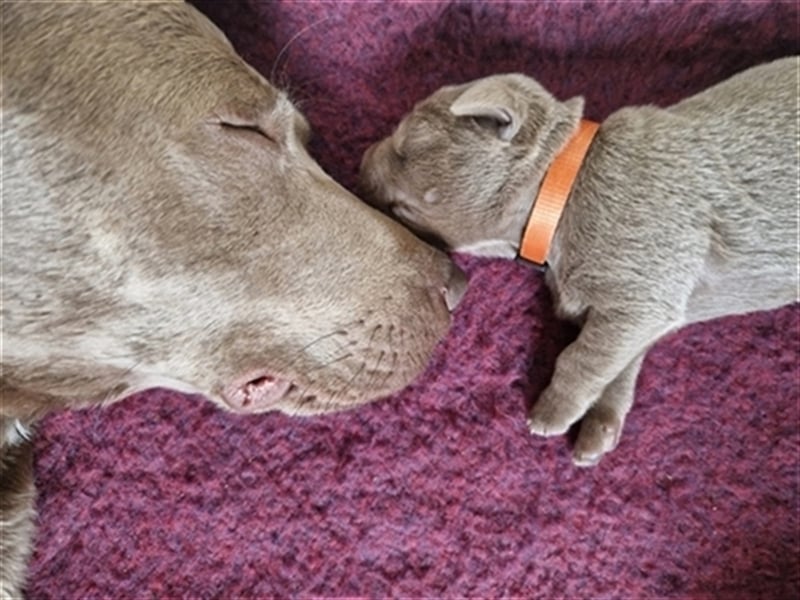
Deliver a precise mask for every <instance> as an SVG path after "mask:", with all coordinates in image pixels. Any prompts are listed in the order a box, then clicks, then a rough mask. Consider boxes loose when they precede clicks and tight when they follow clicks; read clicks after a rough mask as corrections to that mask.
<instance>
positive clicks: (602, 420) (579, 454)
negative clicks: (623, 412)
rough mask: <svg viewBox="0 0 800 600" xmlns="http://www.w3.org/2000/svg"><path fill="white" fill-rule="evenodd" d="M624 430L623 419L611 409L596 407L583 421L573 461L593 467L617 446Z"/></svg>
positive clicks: (573, 453) (580, 465)
mask: <svg viewBox="0 0 800 600" xmlns="http://www.w3.org/2000/svg"><path fill="white" fill-rule="evenodd" d="M621 432H622V419H621V418H620V417H619V416H618V415H616V414H614V413H613V411H610V410H603V409H600V408H599V407H595V408H593V409H592V410H590V411H589V412H588V413H586V416H585V417H584V418H583V421H582V422H581V429H580V432H579V433H578V440H577V441H576V442H575V448H574V450H573V452H572V462H573V463H575V465H577V466H579V467H591V466H594V465H596V464H597V463H598V462H600V459H601V458H602V457H603V455H604V454H606V453H608V452H611V451H612V450H613V449H614V448H616V447H617V443H618V442H619V436H620V433H621Z"/></svg>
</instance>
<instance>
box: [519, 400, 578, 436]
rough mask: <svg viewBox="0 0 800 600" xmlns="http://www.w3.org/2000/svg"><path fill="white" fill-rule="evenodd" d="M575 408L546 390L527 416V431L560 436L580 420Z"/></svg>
mask: <svg viewBox="0 0 800 600" xmlns="http://www.w3.org/2000/svg"><path fill="white" fill-rule="evenodd" d="M581 416H582V415H581V414H580V413H579V412H577V411H576V408H575V406H574V405H573V404H572V403H570V402H568V401H566V400H564V399H563V398H560V397H559V396H558V395H557V394H555V393H553V392H552V391H551V389H547V390H545V391H544V393H543V394H542V395H541V396H540V397H539V399H538V400H537V401H536V404H534V406H533V408H532V409H531V412H530V414H529V415H528V429H530V431H531V433H533V434H536V435H543V436H545V437H550V436H554V435H562V434H564V433H566V432H567V430H568V429H569V428H570V426H571V425H572V424H573V423H575V422H577V421H578V419H580V418H581Z"/></svg>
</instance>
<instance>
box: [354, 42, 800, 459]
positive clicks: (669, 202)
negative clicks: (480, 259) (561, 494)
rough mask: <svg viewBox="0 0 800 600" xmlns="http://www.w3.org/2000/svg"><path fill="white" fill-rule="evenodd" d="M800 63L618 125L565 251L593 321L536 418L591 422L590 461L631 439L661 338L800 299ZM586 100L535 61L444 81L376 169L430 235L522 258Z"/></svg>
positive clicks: (745, 76)
mask: <svg viewBox="0 0 800 600" xmlns="http://www.w3.org/2000/svg"><path fill="white" fill-rule="evenodd" d="M799 65H800V62H799V60H798V58H797V57H791V58H784V59H782V60H777V61H774V62H772V63H769V64H765V65H762V66H758V67H755V68H752V69H750V70H747V71H745V72H743V73H741V74H739V75H736V76H735V77H732V78H731V79H729V80H727V81H725V82H723V83H720V84H718V85H716V86H714V87H712V88H710V89H708V90H706V91H704V92H702V93H700V94H698V95H696V96H693V97H691V98H688V99H686V100H684V101H682V102H680V103H678V104H676V105H674V106H671V107H669V108H666V109H664V108H657V107H655V106H640V107H630V108H624V109H622V110H619V111H617V112H616V113H614V114H612V115H611V116H610V117H609V118H608V119H606V121H605V122H603V123H602V126H601V128H600V130H599V132H598V134H597V137H596V138H595V140H594V142H593V143H592V145H591V147H590V149H589V152H588V154H587V156H586V158H585V161H584V164H583V166H582V168H581V171H580V173H579V175H578V177H577V180H576V182H575V186H574V188H573V191H572V193H571V196H570V199H569V201H568V203H567V205H566V208H565V210H564V213H563V216H562V219H561V221H560V224H559V226H558V229H557V230H556V234H555V238H554V241H553V246H552V248H551V251H550V254H549V257H548V264H549V270H548V272H547V282H548V285H549V286H550V288H551V290H552V292H553V295H554V299H555V305H556V309H557V311H558V314H559V315H560V316H562V317H564V318H569V319H573V320H576V321H578V322H579V323H581V324H582V330H581V333H580V335H579V337H578V339H577V340H576V341H575V342H574V343H573V344H571V345H570V346H569V347H567V348H566V349H565V350H564V351H563V352H562V354H561V355H560V356H559V357H558V360H557V364H556V369H555V373H554V375H553V379H552V381H551V383H550V386H549V387H548V388H547V389H546V390H545V391H544V392H543V394H542V396H541V397H540V398H539V399H538V401H537V402H536V403H535V405H534V407H533V409H532V411H531V414H530V417H529V425H530V429H531V431H532V432H533V433H536V434H540V435H547V436H549V435H558V434H562V433H564V432H565V431H567V429H568V428H569V427H570V426H571V425H573V424H574V423H576V422H577V421H579V420H581V419H583V420H582V423H581V431H580V434H579V437H578V440H577V443H576V448H575V452H574V459H575V462H576V463H577V464H581V465H588V464H594V463H596V462H597V461H598V460H599V459H600V458H601V456H602V455H603V454H604V453H606V452H608V451H610V450H611V449H613V448H614V447H615V446H616V444H617V441H618V439H619V435H620V432H621V429H622V426H623V423H624V420H625V417H626V415H627V413H628V411H629V410H630V407H631V405H632V403H633V394H634V389H635V383H636V377H637V375H638V372H639V368H640V366H641V363H642V359H643V357H644V355H645V353H646V352H647V350H648V349H649V348H650V347H651V346H652V345H653V344H654V343H655V342H656V341H657V340H658V339H659V338H660V337H662V336H663V335H665V334H666V333H668V332H671V331H674V330H676V329H678V328H680V327H682V326H684V325H686V324H688V323H692V322H695V321H701V320H705V319H712V318H715V317H719V316H723V315H729V314H737V313H746V312H750V311H757V310H768V309H773V308H776V307H779V306H782V305H785V304H788V303H792V302H796V301H797V299H798V207H799V204H798V202H799V201H798V83H799V79H798V78H799V75H798V73H799ZM582 112H583V99H582V98H573V99H570V100H568V101H566V102H559V101H557V100H556V99H555V98H553V96H551V95H550V94H549V93H548V92H547V91H545V90H544V89H543V88H542V87H541V86H540V85H538V84H537V83H536V82H535V81H533V80H532V79H530V78H528V77H525V76H523V75H519V74H511V75H497V76H493V77H488V78H485V79H482V80H478V81H475V82H472V83H468V84H465V85H459V86H449V87H445V88H442V89H441V90H439V91H437V92H436V93H434V94H433V95H432V96H431V97H429V98H428V99H426V100H423V101H422V102H420V103H418V104H417V106H416V107H415V108H414V111H413V112H412V113H411V114H409V115H408V116H406V117H405V118H404V119H403V121H402V122H401V123H400V124H399V126H398V127H397V129H396V131H395V132H394V133H393V135H392V136H391V137H389V138H388V139H387V140H384V141H382V142H381V143H379V144H377V145H375V146H374V147H372V148H370V149H369V150H368V151H367V153H366V155H365V158H364V161H363V164H362V180H363V182H364V184H365V187H366V188H367V189H368V190H369V191H370V193H371V195H372V198H373V200H374V201H375V202H376V203H377V204H378V205H379V206H380V207H382V208H383V209H384V210H386V211H387V212H389V213H392V214H393V215H394V216H395V217H397V218H398V219H399V220H401V221H403V222H404V223H406V224H407V225H408V226H409V227H411V228H412V229H414V230H416V231H417V232H419V233H422V234H425V235H428V236H435V237H437V238H438V239H440V240H441V241H442V242H443V244H444V245H445V246H447V247H448V248H450V249H454V250H461V251H466V252H476V253H481V254H486V255H489V256H500V257H508V258H512V257H514V256H515V255H516V254H517V251H518V247H519V240H520V237H521V235H522V231H523V228H524V226H525V222H526V220H527V216H528V214H529V212H530V209H531V205H532V202H533V200H534V198H535V197H536V194H537V191H538V189H539V186H540V183H541V181H542V178H543V176H544V173H545V172H546V170H547V168H548V166H549V165H550V163H551V162H552V160H553V158H554V157H555V156H556V154H557V152H558V151H559V150H560V149H561V148H562V147H563V145H564V144H565V142H566V141H567V140H568V139H569V137H570V136H571V135H572V134H573V132H574V131H576V129H577V125H578V122H579V119H580V118H581V115H582ZM509 130H511V131H513V132H514V133H513V135H511V136H509V135H508V132H509Z"/></svg>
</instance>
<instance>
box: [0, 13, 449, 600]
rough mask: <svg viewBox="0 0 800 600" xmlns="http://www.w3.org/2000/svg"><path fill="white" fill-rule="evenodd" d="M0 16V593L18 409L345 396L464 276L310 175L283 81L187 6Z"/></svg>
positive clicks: (7, 579)
mask: <svg viewBox="0 0 800 600" xmlns="http://www.w3.org/2000/svg"><path fill="white" fill-rule="evenodd" d="M0 10H1V11H2V15H0V20H1V21H2V40H3V48H2V53H0V54H1V55H2V65H0V66H1V68H0V72H2V147H3V152H2V193H3V202H2V234H3V235H2V371H1V372H0V393H1V394H2V405H1V406H0V434H1V435H2V436H3V437H0V474H2V484H0V536H2V537H0V550H2V558H3V561H2V562H3V565H2V570H0V596H2V597H3V598H5V597H18V596H19V594H20V590H21V587H22V582H23V573H24V564H25V560H26V557H27V556H28V554H29V550H30V539H31V532H32V530H33V525H32V518H33V508H32V506H33V505H32V499H33V494H34V493H33V479H32V474H31V469H30V446H31V444H30V442H29V441H27V440H24V439H22V438H21V437H20V436H19V435H18V433H19V430H18V428H17V427H16V425H15V424H16V423H17V420H20V421H23V422H24V423H26V424H28V423H30V422H32V421H34V420H36V419H37V418H39V417H41V416H42V415H43V414H45V413H46V412H47V411H49V410H52V409H55V408H67V407H76V406H85V405H89V404H105V403H109V402H113V401H115V400H118V399H120V398H122V397H124V396H127V395H129V394H131V393H132V392H134V391H137V390H141V389H143V388H146V387H151V386H154V385H166V386H169V387H174V388H178V389H181V390H187V391H193V392H199V393H202V394H204V395H206V396H207V397H209V398H210V399H212V400H214V401H216V402H217V403H219V404H220V405H221V406H222V407H224V408H227V409H230V410H236V411H239V412H260V411H266V410H282V411H285V412H289V413H299V414H313V413H319V412H323V411H330V410H340V409H346V408H350V407H353V406H356V405H358V404H360V403H363V402H365V401H367V400H369V399H371V398H374V397H376V396H380V395H383V394H387V393H390V392H393V391H395V390H397V389H399V388H401V387H402V386H404V385H405V384H406V383H408V382H409V381H410V380H411V379H412V378H413V377H415V376H416V375H417V374H418V373H419V372H420V371H421V370H422V368H423V367H424V365H425V364H426V362H427V359H428V356H429V355H430V353H431V351H432V349H433V347H434V345H435V343H436V342H437V341H438V339H439V338H440V337H441V335H442V334H444V332H445V331H446V329H447V327H448V325H449V321H450V319H449V312H448V306H449V307H451V308H452V307H453V306H455V304H457V303H458V300H459V298H460V295H461V293H462V292H463V281H464V279H463V275H462V274H461V273H460V272H459V271H458V270H457V269H455V268H454V267H453V265H452V263H451V262H450V261H449V260H448V259H447V257H446V255H445V254H444V253H442V252H440V251H437V250H434V249H433V248H431V247H430V246H428V245H426V244H423V243H421V242H420V241H419V240H418V239H416V238H415V237H414V236H413V235H412V234H411V233H410V232H408V231H407V230H406V229H405V228H403V227H401V226H399V225H398V224H397V223H395V222H393V221H392V220H391V219H389V218H387V217H386V216H384V215H382V214H380V213H379V212H378V211H376V210H374V209H372V208H370V207H368V206H366V205H365V204H363V203H362V202H360V201H358V200H357V199H356V198H355V197H354V196H352V195H351V194H350V193H348V192H347V191H345V190H344V189H343V188H342V187H341V186H339V185H337V184H336V183H335V182H334V181H333V180H332V179H331V178H330V177H329V176H328V175H327V174H326V173H324V172H323V171H322V169H321V168H320V167H319V166H318V165H317V164H316V163H315V162H314V161H313V160H312V159H311V157H310V156H309V155H308V153H307V151H306V148H305V142H306V140H307V139H308V134H309V130H308V123H307V122H306V120H305V119H304V118H303V116H302V115H301V114H300V113H299V112H298V111H297V110H296V109H295V108H294V107H293V105H292V103H291V102H290V100H289V99H288V97H287V96H286V94H285V93H283V92H281V91H279V90H277V89H275V88H274V87H272V86H271V85H270V84H269V83H268V82H267V81H265V80H264V79H263V78H262V77H261V76H260V75H259V74H258V73H256V72H255V71H254V70H253V69H252V68H251V67H249V66H248V65H247V64H245V63H244V61H243V60H242V59H241V58H239V57H238V56H237V55H236V54H235V52H234V51H233V48H232V47H231V45H230V43H229V42H228V41H227V40H226V39H225V37H224V36H223V35H222V33H221V32H220V31H219V30H217V29H216V27H214V25H212V24H211V23H210V22H209V21H208V20H207V19H206V18H205V17H203V16H202V15H201V14H200V13H199V12H198V11H197V10H195V9H194V8H192V7H191V6H189V5H187V4H184V3H183V2H172V3H164V2H160V3H134V2H101V3H88V2H45V3H36V2H3V3H2V4H0ZM12 424H13V427H12Z"/></svg>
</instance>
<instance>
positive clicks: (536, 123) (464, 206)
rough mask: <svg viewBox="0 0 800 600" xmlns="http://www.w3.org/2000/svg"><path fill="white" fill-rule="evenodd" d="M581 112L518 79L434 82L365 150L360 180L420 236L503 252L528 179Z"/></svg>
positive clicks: (536, 175)
mask: <svg viewBox="0 0 800 600" xmlns="http://www.w3.org/2000/svg"><path fill="white" fill-rule="evenodd" d="M582 111H583V99H582V98H573V99H571V100H568V101H567V102H564V103H561V102H558V101H557V100H556V99H555V98H554V97H553V96H552V95H550V94H549V93H548V92H547V91H546V90H545V89H544V88H543V87H542V86H540V85H539V84H538V83H536V82H535V81H534V80H533V79H531V78H529V77H525V76H524V75H518V74H508V75H495V76H492V77H487V78H484V79H479V80H477V81H474V82H471V83H467V84H464V85H456V86H447V87H443V88H441V89H440V90H438V91H437V92H435V93H434V94H433V95H431V96H430V97H428V98H427V99H425V100H423V101H421V102H419V103H418V104H417V105H416V106H415V107H414V110H413V111H412V112H411V113H410V114H409V115H407V116H406V117H405V118H404V119H403V120H402V121H401V122H400V124H399V125H398V126H397V128H396V129H395V131H394V133H393V134H392V135H391V136H389V137H388V138H387V139H385V140H383V141H381V142H379V143H377V144H375V145H374V146H372V147H371V148H369V149H368V150H367V152H366V154H365V155H364V159H363V161H362V164H361V180H362V184H363V186H364V188H365V191H366V195H367V196H368V198H370V200H371V201H372V202H373V203H374V204H375V205H376V206H378V207H379V208H381V209H382V210H384V211H385V212H387V213H390V214H391V215H393V216H394V217H395V218H397V219H399V220H400V221H402V222H403V223H405V224H406V225H408V226H409V227H410V228H411V229H413V230H414V231H416V232H417V233H418V234H420V235H422V236H423V237H426V238H428V239H432V240H434V241H437V242H439V244H440V245H442V246H444V247H446V248H448V249H451V250H457V251H464V252H470V253H474V254H484V255H490V256H508V257H513V256H514V255H515V253H516V250H517V247H518V245H519V238H520V236H521V234H522V229H523V227H524V224H525V219H526V217H527V214H528V212H529V210H530V207H531V203H532V202H533V196H534V195H535V194H536V190H537V187H538V184H539V182H540V181H541V178H542V176H543V174H544V172H545V171H546V169H547V166H548V165H549V163H550V161H551V160H552V158H553V156H554V155H555V153H556V152H557V151H558V150H559V148H560V147H561V146H562V145H563V144H564V142H565V141H566V140H567V139H568V138H569V136H570V135H571V133H572V132H573V131H574V130H575V128H576V127H577V124H578V121H579V120H580V117H581V114H582Z"/></svg>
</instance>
